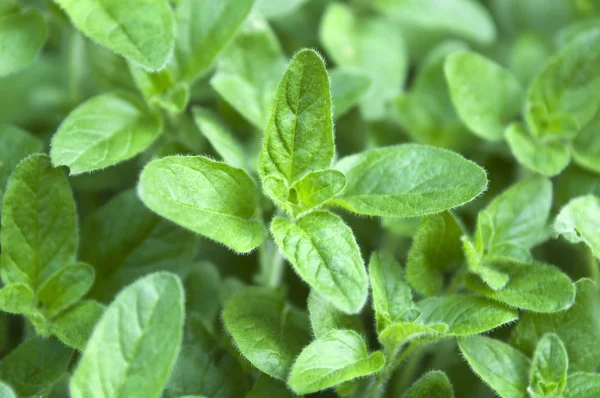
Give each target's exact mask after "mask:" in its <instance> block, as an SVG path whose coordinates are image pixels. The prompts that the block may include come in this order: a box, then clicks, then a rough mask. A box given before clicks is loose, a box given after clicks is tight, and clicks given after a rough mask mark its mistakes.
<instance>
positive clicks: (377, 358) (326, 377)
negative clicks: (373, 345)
mask: <svg viewBox="0 0 600 398" xmlns="http://www.w3.org/2000/svg"><path fill="white" fill-rule="evenodd" d="M384 363H385V359H384V356H383V354H382V353H381V352H379V351H377V352H374V353H372V354H369V353H368V351H367V345H366V344H365V341H364V340H363V339H362V337H360V335H359V334H358V333H356V332H353V331H351V330H332V331H331V332H329V333H327V334H326V335H324V336H322V337H320V338H318V339H317V340H315V341H313V342H312V343H311V344H309V345H308V346H307V347H306V348H305V349H304V350H302V352H301V353H300V355H299V356H298V358H297V359H296V362H294V367H293V368H292V371H291V373H290V378H289V381H288V383H289V386H290V387H291V388H292V390H294V392H295V393H297V394H310V393H313V392H317V391H321V390H325V389H327V388H330V387H333V386H335V385H337V384H340V383H343V382H346V381H349V380H352V379H355V378H357V377H362V376H367V375H370V374H372V373H375V372H377V371H379V370H380V369H381V368H382V367H383V365H384Z"/></svg>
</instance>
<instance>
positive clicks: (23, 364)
mask: <svg viewBox="0 0 600 398" xmlns="http://www.w3.org/2000/svg"><path fill="white" fill-rule="evenodd" d="M72 356H73V350H72V349H70V348H68V347H65V346H64V344H61V343H60V342H59V341H56V340H55V339H44V338H41V337H34V338H32V339H31V340H28V341H26V342H24V343H23V344H21V345H20V346H18V347H17V348H16V349H14V350H13V351H12V352H11V353H10V354H9V355H7V356H6V357H4V358H3V359H2V363H0V380H2V381H4V382H6V383H8V384H9V385H10V386H11V387H12V389H13V390H14V392H15V393H16V396H17V397H37V396H46V394H48V392H49V391H50V388H51V387H52V385H53V384H54V382H55V381H56V380H58V378H59V377H60V376H61V375H62V374H63V372H65V371H66V370H67V366H68V365H69V362H70V361H71V357H72ZM0 391H1V390H0ZM3 397H4V396H3Z"/></svg>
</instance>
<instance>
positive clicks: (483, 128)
mask: <svg viewBox="0 0 600 398" xmlns="http://www.w3.org/2000/svg"><path fill="white" fill-rule="evenodd" d="M444 72H445V74H446V79H447V81H448V87H449V88H450V94H451V96H452V102H453V103H454V106H455V107H456V109H457V111H458V114H459V115H460V118H461V119H462V121H463V122H464V123H465V124H466V125H467V126H468V127H469V129H470V130H471V131H472V132H473V133H475V134H476V135H477V136H479V137H481V138H483V139H485V140H489V141H499V140H502V139H503V138H504V129H505V128H506V125H507V123H509V122H510V121H512V120H513V119H516V118H517V117H518V116H519V113H520V111H521V101H522V97H523V89H522V88H521V84H520V83H519V82H518V81H517V79H516V78H515V77H514V75H513V74H512V73H511V72H509V71H508V70H507V69H505V68H503V67H502V66H500V65H498V64H496V63H495V62H493V61H491V60H489V59H487V58H485V57H483V56H481V55H479V54H477V53H474V52H466V51H465V52H458V53H454V54H451V55H450V56H448V58H447V59H446V64H445V67H444Z"/></svg>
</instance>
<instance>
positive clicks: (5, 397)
mask: <svg viewBox="0 0 600 398" xmlns="http://www.w3.org/2000/svg"><path fill="white" fill-rule="evenodd" d="M0 397H2V398H18V397H17V394H16V393H15V391H14V390H13V389H12V387H11V386H9V385H8V384H6V383H3V382H1V381H0Z"/></svg>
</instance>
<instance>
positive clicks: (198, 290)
mask: <svg viewBox="0 0 600 398" xmlns="http://www.w3.org/2000/svg"><path fill="white" fill-rule="evenodd" d="M189 268H190V269H189V271H187V272H186V275H185V277H183V287H184V289H185V309H186V314H187V315H188V317H189V316H191V315H194V316H197V317H198V319H199V320H200V321H201V322H202V323H203V325H204V327H205V328H206V330H208V331H210V332H211V333H214V332H215V323H216V322H215V321H216V320H217V317H218V314H219V312H220V311H221V303H220V302H219V291H220V290H221V286H222V283H221V276H220V275H219V270H218V269H217V267H216V266H215V265H213V264H212V263H208V262H201V263H195V264H193V265H191V266H189Z"/></svg>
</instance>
